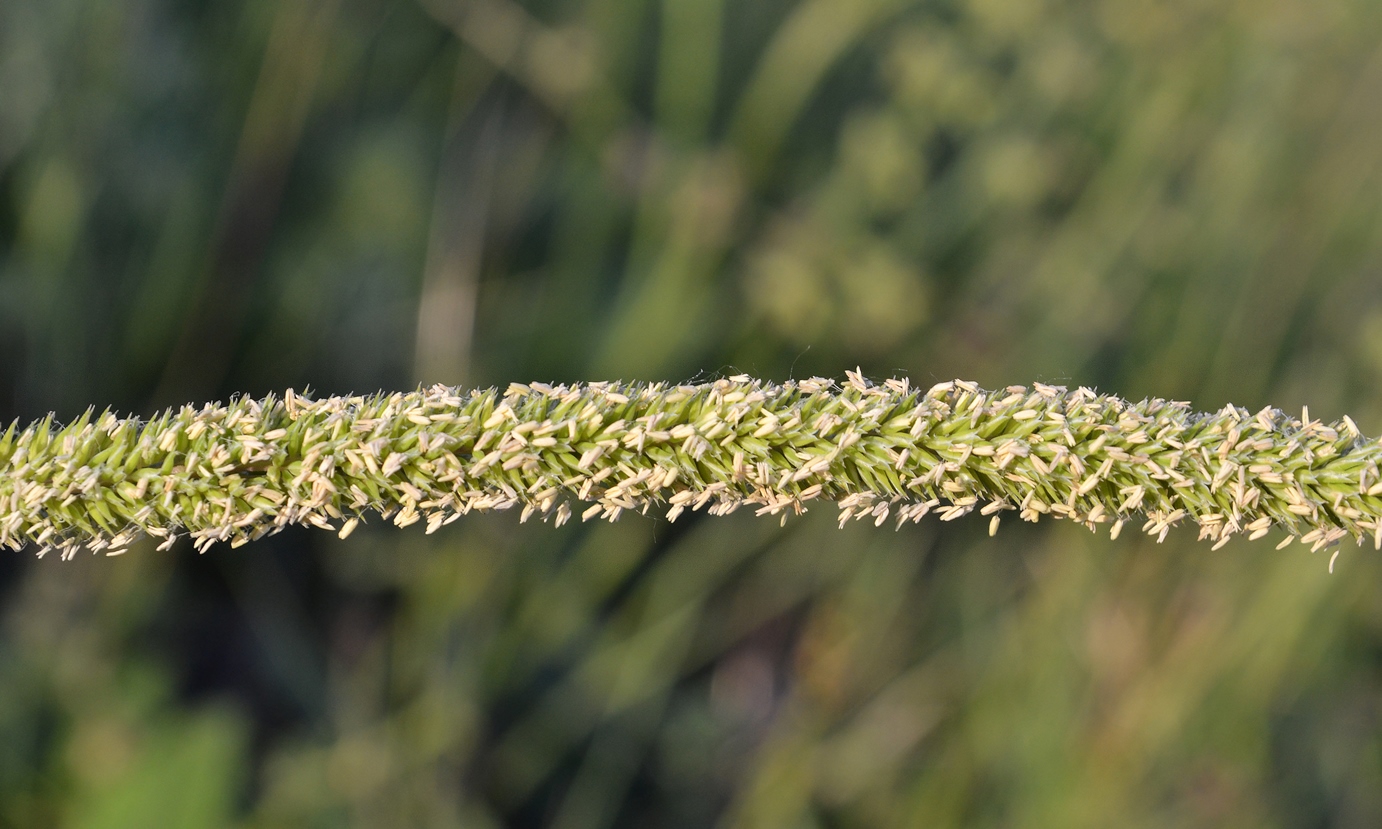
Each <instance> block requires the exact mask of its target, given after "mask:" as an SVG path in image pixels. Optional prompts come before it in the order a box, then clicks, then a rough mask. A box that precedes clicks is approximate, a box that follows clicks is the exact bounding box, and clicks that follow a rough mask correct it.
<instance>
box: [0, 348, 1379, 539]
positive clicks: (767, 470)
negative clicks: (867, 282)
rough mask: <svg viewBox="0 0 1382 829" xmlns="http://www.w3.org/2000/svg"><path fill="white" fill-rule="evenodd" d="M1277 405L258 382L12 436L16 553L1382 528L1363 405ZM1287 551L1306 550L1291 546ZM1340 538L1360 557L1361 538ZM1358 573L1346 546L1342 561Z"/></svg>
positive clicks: (858, 385) (10, 528) (9, 509)
mask: <svg viewBox="0 0 1382 829" xmlns="http://www.w3.org/2000/svg"><path fill="white" fill-rule="evenodd" d="M1303 418H1304V422H1303V421H1302V420H1296V419H1294V418H1290V417H1288V416H1286V415H1285V414H1283V413H1282V412H1280V411H1278V410H1275V409H1263V410H1262V411H1261V412H1258V413H1257V414H1256V415H1253V414H1251V413H1249V412H1247V411H1246V410H1244V409H1239V408H1236V407H1233V406H1229V407H1225V408H1224V409H1223V410H1221V411H1219V412H1216V413H1213V414H1200V413H1196V412H1193V411H1191V410H1190V408H1189V406H1188V404H1185V403H1180V402H1172V401H1166V400H1160V399H1153V400H1144V401H1142V402H1140V403H1130V402H1128V401H1125V400H1121V399H1119V398H1117V397H1112V396H1108V395H1099V394H1095V393H1094V392H1092V391H1090V390H1088V389H1085V388H1080V389H1076V390H1075V391H1069V390H1067V389H1065V388H1063V387H1059V386H1045V385H1042V384H1039V383H1038V384H1036V385H1035V387H1034V388H1032V389H1028V388H1026V387H1023V386H1009V387H1008V388H1006V389H1003V390H1001V391H985V390H983V389H980V388H979V387H978V386H975V385H974V384H972V383H968V382H964V381H958V380H957V381H954V382H949V383H941V384H939V385H937V386H934V387H933V388H931V389H930V390H929V391H927V392H924V393H923V392H919V391H916V390H913V389H911V388H910V385H909V383H908V381H907V380H906V379H900V380H899V379H892V380H887V381H885V382H884V383H883V384H882V385H874V384H872V383H870V382H869V381H867V380H865V379H864V378H863V377H861V376H860V375H859V374H856V373H852V372H851V373H850V374H849V375H848V380H847V382H845V383H844V384H842V385H837V384H836V383H834V382H832V381H830V380H824V379H819V378H815V379H811V380H803V381H798V382H787V383H783V384H773V383H765V382H763V381H760V380H754V379H752V378H749V377H746V376H736V377H731V378H728V379H722V380H717V381H715V382H713V383H705V384H698V385H681V386H671V385H666V384H661V383H658V384H642V383H590V384H581V385H574V386H547V385H544V384H540V383H533V384H529V385H523V384H514V385H511V386H510V387H509V388H508V390H507V391H505V392H503V393H500V392H499V391H498V390H496V389H484V390H475V391H462V390H458V389H454V388H448V387H445V386H434V387H432V388H430V389H427V390H419V391H416V392H411V393H406V394H403V393H395V394H377V395H371V396H365V397H328V398H324V399H322V400H310V399H308V398H306V397H302V396H299V395H295V394H294V393H293V392H292V391H291V390H290V391H289V392H288V393H287V394H286V395H285V396H284V397H283V398H282V399H277V398H275V397H273V396H272V395H271V396H269V397H267V398H265V399H263V400H257V399H252V398H239V399H236V400H233V401H232V402H231V403H230V404H229V405H225V406H222V405H207V406H204V407H203V408H201V409H195V408H193V407H191V406H187V407H184V408H182V409H181V410H179V411H177V412H172V411H169V412H166V413H164V414H163V415H162V416H160V417H157V418H155V419H153V420H149V421H141V420H139V419H135V418H119V417H116V416H115V415H114V414H112V413H110V412H106V413H104V414H102V415H100V416H99V417H93V413H92V412H91V411H88V412H87V413H86V414H85V415H84V416H82V417H81V418H80V419H78V420H77V421H75V422H73V423H71V424H69V425H67V426H65V427H61V428H59V427H57V426H55V425H54V423H53V421H52V418H51V417H49V418H48V419H46V420H43V421H40V422H38V423H34V424H32V425H30V426H29V427H27V428H25V429H23V430H20V429H18V424H14V425H11V426H10V428H9V430H8V431H7V432H6V433H5V434H4V435H3V437H0V545H3V546H6V547H10V548H12V549H20V548H21V547H23V546H24V545H26V544H34V545H35V546H36V547H37V548H38V550H39V551H40V555H41V554H42V553H44V552H46V551H48V550H50V549H55V548H56V549H60V550H61V551H62V554H63V556H64V557H70V556H71V555H73V554H74V553H75V551H76V550H77V549H78V548H79V547H81V546H87V547H89V548H91V549H92V550H93V551H100V550H106V551H107V554H108V555H115V554H117V553H119V552H122V551H124V549H125V548H126V547H127V546H128V545H129V544H130V543H131V542H132V541H134V540H135V539H136V538H138V537H139V536H140V535H142V534H148V535H152V536H156V537H159V538H162V539H164V542H163V544H162V545H160V546H161V547H166V546H170V545H171V544H172V542H173V541H174V540H175V539H176V538H177V537H178V536H179V535H180V534H183V533H186V534H188V535H190V536H191V537H192V539H193V540H194V542H195V544H196V546H197V548H198V549H199V550H202V551H204V550H205V549H206V548H207V547H208V546H210V545H211V544H212V543H214V542H216V541H229V542H230V543H231V546H239V545H241V544H244V543H246V542H248V541H250V540H252V539H256V538H260V537H262V536H264V535H268V534H270V533H274V532H277V531H278V530H280V529H282V528H283V527H285V526H287V525H289V524H311V525H314V526H318V527H322V528H325V529H336V524H335V523H334V522H338V521H343V522H344V523H343V524H342V525H340V529H339V532H340V534H341V536H342V537H345V536H346V535H347V534H349V533H350V532H351V530H353V529H354V528H355V526H356V525H357V524H358V522H359V521H360V520H361V519H362V518H363V517H365V516H366V515H368V514H369V513H380V514H382V515H383V516H384V517H385V518H392V519H393V521H394V523H395V524H397V525H399V526H407V525H408V524H412V523H414V522H416V521H419V520H422V519H426V521H427V531H428V532H429V533H430V532H432V531H434V530H436V529H437V528H438V527H440V526H441V525H443V524H447V523H450V522H451V521H454V520H456V518H458V517H459V516H461V515H464V514H466V513H468V512H470V511H472V510H478V511H487V510H497V509H508V508H510V507H521V508H522V511H523V520H526V519H527V518H529V517H530V516H532V515H540V516H541V517H543V518H544V519H545V518H548V517H552V518H555V521H556V523H557V524H558V525H560V524H561V523H563V522H565V521H566V520H567V519H568V518H570V516H571V514H572V513H571V507H570V503H571V502H572V501H573V500H579V501H583V502H588V503H589V506H588V507H586V508H585V509H584V510H583V511H582V512H581V517H582V518H583V519H587V520H588V519H591V518H594V517H596V516H599V517H601V518H607V519H609V520H614V519H615V518H617V517H618V516H619V515H620V514H621V513H622V512H623V511H625V510H639V511H640V512H647V510H648V509H649V508H650V507H654V506H656V507H658V508H662V507H664V506H665V507H667V517H668V519H670V520H675V519H676V517H677V516H678V515H680V514H681V513H682V512H683V511H684V510H686V509H688V508H689V509H692V510H696V509H700V508H702V507H706V508H707V509H708V511H709V512H710V513H712V514H726V513H729V512H733V511H734V510H735V509H738V508H739V507H741V506H743V505H751V506H753V507H755V508H756V511H757V513H758V514H760V515H762V514H772V515H781V516H782V520H783V521H785V520H786V516H787V514H788V513H789V512H790V513H801V512H803V511H805V509H806V507H807V505H808V504H810V502H811V501H813V500H824V501H833V502H835V503H836V504H837V506H838V507H839V508H840V523H841V525H842V526H843V524H844V522H845V521H848V520H849V519H850V518H855V519H862V518H871V519H872V520H873V522H874V524H875V525H881V524H882V523H883V522H884V521H885V520H887V519H888V518H889V517H890V516H892V517H893V518H894V519H895V520H896V522H897V524H898V525H899V526H900V525H901V524H902V523H903V522H905V521H908V520H911V521H919V520H920V519H921V518H922V516H924V515H926V514H927V513H928V512H931V511H932V510H935V511H937V512H939V514H940V518H941V520H942V521H949V520H952V519H955V518H958V517H960V516H962V515H965V514H967V513H969V512H971V511H973V510H974V509H976V508H977V509H979V510H980V512H981V513H982V514H984V515H991V516H992V519H991V522H990V532H992V531H994V530H996V529H997V525H998V520H999V515H1000V514H1001V513H1002V512H1003V511H1005V510H1015V511H1017V513H1018V515H1019V516H1020V517H1021V518H1023V519H1025V520H1027V521H1036V520H1038V519H1039V518H1040V517H1041V516H1043V515H1051V516H1054V517H1058V518H1069V519H1073V520H1075V521H1078V522H1080V523H1082V524H1085V525H1086V526H1088V527H1089V528H1090V529H1095V528H1096V527H1097V526H1098V525H1100V524H1106V523H1107V524H1110V525H1111V534H1112V536H1113V537H1117V535H1118V532H1119V530H1120V529H1121V528H1122V526H1123V524H1124V521H1125V520H1126V519H1127V518H1128V517H1130V516H1133V515H1143V516H1145V517H1146V523H1145V524H1144V525H1143V529H1144V530H1146V531H1147V532H1149V533H1151V534H1153V535H1155V536H1157V539H1158V540H1162V539H1164V538H1165V537H1166V533H1167V532H1168V530H1169V528H1170V527H1171V526H1172V525H1174V524H1176V523H1178V522H1179V521H1181V520H1182V519H1190V520H1193V521H1195V522H1197V523H1198V524H1199V526H1200V537H1201V538H1209V539H1213V540H1214V541H1215V542H1216V543H1215V547H1216V548H1217V547H1218V546H1220V545H1222V544H1224V543H1225V542H1227V541H1228V539H1229V538H1230V537H1232V536H1233V535H1235V534H1237V533H1248V534H1249V537H1250V538H1260V537H1261V536H1263V535H1265V534H1266V533H1267V532H1268V530H1269V529H1271V528H1272V527H1281V528H1283V529H1284V530H1285V531H1286V532H1287V533H1288V537H1287V539H1286V542H1289V541H1290V540H1291V538H1294V537H1296V536H1299V537H1300V538H1301V540H1302V541H1304V542H1306V543H1309V544H1312V545H1314V548H1315V549H1319V548H1321V547H1324V546H1328V545H1331V544H1333V543H1335V542H1337V541H1339V540H1340V539H1342V538H1343V537H1344V536H1346V535H1352V536H1354V537H1355V538H1357V539H1358V540H1359V541H1360V543H1361V541H1362V539H1363V537H1364V536H1365V535H1369V534H1370V535H1372V537H1373V540H1374V544H1377V545H1382V473H1379V471H1378V459H1379V456H1380V455H1382V445H1379V443H1378V442H1376V441H1368V440H1365V439H1364V438H1363V437H1362V436H1361V435H1360V434H1359V432H1358V429H1357V427H1356V426H1355V425H1354V423H1353V421H1352V420H1351V419H1349V418H1347V417H1345V418H1344V419H1343V421H1342V423H1337V424H1331V425H1325V424H1322V423H1320V422H1319V421H1313V420H1309V415H1308V412H1307V413H1305V414H1304V415H1303ZM1283 546H1284V543H1283ZM1336 555H1337V553H1336ZM1331 564H1332V562H1331Z"/></svg>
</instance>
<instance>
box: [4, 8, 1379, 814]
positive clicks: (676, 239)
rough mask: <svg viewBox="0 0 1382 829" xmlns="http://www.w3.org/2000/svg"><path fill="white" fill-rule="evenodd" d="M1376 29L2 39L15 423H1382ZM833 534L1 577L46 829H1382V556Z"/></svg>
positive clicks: (873, 14)
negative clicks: (874, 379)
mask: <svg viewBox="0 0 1382 829" xmlns="http://www.w3.org/2000/svg"><path fill="white" fill-rule="evenodd" d="M1379 102H1382V6H1379V5H1378V4H1376V3H1373V2H1369V0H1277V2H1271V3H1246V2H1230V1H1229V0H1213V2H1207V3H1206V2H1197V3H1190V2H1180V1H1179V0H1165V1H1164V2H1126V1H1125V0H1085V1H1084V2H1073V1H1072V2H1053V1H1051V0H1048V1H1047V2H1039V1H1038V0H1032V1H1031V2H1023V0H968V1H967V2H966V1H964V0H953V1H952V2H939V1H938V2H906V1H905V0H799V1H798V2H773V1H772V0H757V1H755V2H749V0H743V1H742V2H728V0H661V1H660V2H646V3H644V2H637V0H633V2H623V3H616V2H611V0H586V2H576V1H575V0H567V2H536V1H535V2H531V3H527V4H519V3H516V2H514V0H415V1H408V2H404V1H403V0H395V1H394V2H383V0H238V2H222V3H193V2H177V1H176V0H129V1H128V2H120V3H100V2H92V0H86V1H85V2H83V1H82V0H6V2H3V3H0V417H2V418H3V419H4V420H6V421H8V420H9V419H11V418H21V419H24V420H28V419H32V418H35V417H38V416H41V415H43V414H44V413H46V412H48V411H50V410H52V411H55V412H56V413H57V414H58V416H59V417H60V418H63V419H68V418H72V417H75V416H77V415H79V414H80V413H81V411H83V410H84V409H85V408H86V406H87V405H89V404H96V405H100V406H104V405H114V406H115V407H117V408H119V409H122V410H127V411H132V412H136V413H145V414H147V413H151V412H152V411H154V410H155V409H156V408H157V407H160V406H164V405H168V404H170V403H175V402H177V403H181V402H184V401H192V400H201V399H212V398H216V397H221V398H224V397H225V396H228V395H230V394H232V393H235V392H250V393H256V394H262V393H265V392H267V391H270V390H281V389H282V388H285V387H289V386H293V387H296V388H302V387H303V386H304V385H309V384H310V386H311V387H312V388H313V389H314V390H316V391H319V392H322V393H344V392H350V391H361V392H363V391H373V390H375V389H378V388H388V389H394V388H405V387H409V386H411V385H412V384H414V383H416V382H419V381H426V382H429V383H430V382H446V383H468V384H485V385H488V384H494V383H507V382H508V381H509V380H530V379H540V380H561V381H571V380H577V379H602V378H615V377H620V378H625V379H671V380H680V379H684V378H686V377H688V376H691V375H693V374H695V373H696V372H700V371H704V372H709V373H716V372H722V373H733V371H731V370H730V369H731V367H733V368H734V369H736V370H743V371H749V372H753V373H755V374H758V375H761V376H768V377H782V376H786V375H789V374H791V375H794V376H797V377H802V376H807V375H810V374H834V375H839V374H841V373H842V372H843V371H844V370H845V369H847V368H853V367H854V366H855V365H862V366H863V368H864V369H865V371H866V372H868V373H872V374H875V375H888V374H893V373H894V372H897V371H902V372H906V373H908V374H910V375H911V376H912V377H913V378H914V379H915V380H916V381H917V382H918V383H922V384H929V382H934V381H936V380H942V379H949V378H951V377H955V376H961V377H967V378H971V379H974V380H976V381H979V382H980V383H982V384H984V385H986V386H989V387H999V386H1003V385H1006V384H1008V383H1012V382H1029V381H1032V380H1046V381H1051V382H1070V383H1072V384H1089V385H1095V384H1097V385H1099V386H1101V387H1102V388H1105V389H1108V390H1110V391H1116V392H1118V393H1120V394H1123V395H1124V396H1128V397H1133V398H1137V397H1140V396H1142V395H1151V394H1155V395H1162V396H1168V397H1173V398H1179V399H1186V400H1190V401H1192V403H1193V404H1194V405H1195V406H1196V407H1197V408H1201V409H1215V408H1218V407H1219V406H1221V405H1223V404H1224V403H1225V402H1229V401H1232V402H1234V403H1237V404H1239V405H1243V406H1246V407H1248V408H1250V409H1253V410H1256V409H1258V408H1260V407H1261V406H1263V405H1266V404H1268V403H1270V404H1274V405H1279V406H1282V407H1284V408H1295V407H1298V406H1300V405H1301V404H1302V403H1306V402H1308V403H1309V404H1310V405H1311V406H1312V411H1313V412H1314V413H1315V414H1316V415H1317V416H1321V415H1322V416H1325V417H1328V418H1333V417H1337V416H1339V415H1341V414H1343V413H1345V412H1349V413H1351V414H1352V415H1353V416H1354V418H1355V419H1356V420H1357V421H1358V423H1359V425H1360V426H1361V427H1362V428H1363V430H1364V431H1365V432H1367V433H1369V434H1377V433H1379V432H1382V399H1379V398H1378V396H1377V395H1376V394H1374V393H1373V392H1372V389H1373V388H1374V387H1375V386H1376V384H1377V382H1378V380H1379V378H1380V377H1382V290H1379V287H1378V286H1379V285H1382V281H1379V277H1378V274H1379V268H1382V260H1380V258H1379V254H1382V244H1380V242H1382V239H1379V235H1378V234H1379V230H1382V223H1380V222H1379V208H1382V186H1379V185H1380V184H1382V181H1380V180H1379V179H1382V142H1379V141H1378V140H1377V136H1378V135H1379V133H1380V131H1382V103H1379ZM982 525H983V522H982V521H970V522H965V521H960V522H956V524H953V525H952V524H946V525H944V526H940V525H937V524H934V523H931V524H927V523H924V524H923V525H921V526H918V527H910V528H907V529H904V530H903V531H901V532H898V533H893V532H890V531H883V530H875V529H873V528H872V527H866V526H855V525H851V526H850V527H849V528H847V529H845V530H842V531H837V530H836V529H835V528H834V525H833V520H832V516H831V515H828V514H823V513H821V512H820V511H813V512H812V513H811V514H810V515H808V516H806V517H805V518H803V519H802V520H799V521H796V522H792V523H789V524H788V526H787V527H786V528H785V529H779V528H778V526H777V523H776V522H775V521H767V522H763V521H755V520H754V519H753V518H752V516H740V515H735V516H731V517H728V518H721V519H706V520H699V521H694V522H688V523H686V524H683V523H682V522H678V524H677V525H676V526H675V527H669V526H667V525H666V524H663V523H659V522H655V521H653V520H651V519H647V520H631V521H622V522H620V523H619V524H616V525H605V524H600V525H594V526H592V525H584V526H567V527H563V528H561V529H559V530H554V529H553V528H551V527H548V526H537V527H533V526H526V525H525V526H519V525H517V524H516V523H514V521H513V520H511V517H509V516H498V517H495V518H477V519H475V520H466V521H462V522H458V523H456V524H453V525H451V526H450V527H448V528H447V529H446V530H445V531H443V532H438V533H437V534H435V535H433V536H424V535H423V534H422V532H421V530H420V529H417V528H414V530H416V531H408V530H403V531H370V530H374V528H372V527H363V528H361V530H360V531H358V532H357V533H356V534H354V535H352V536H351V537H350V538H349V539H348V540H346V541H344V542H341V541H337V540H335V539H334V538H332V537H331V536H329V535H327V534H316V535H313V534H310V533H309V534H287V533H285V534H283V535H280V536H276V537H275V538H273V539H266V540H264V541H262V542H259V543H256V544H251V545H249V546H247V547H244V548H241V549H239V550H235V551H231V550H228V549H214V550H213V551H211V552H210V553H208V554H207V555H205V556H202V557H198V556H197V555H196V554H195V553H194V552H192V551H191V550H190V549H186V548H175V549H174V550H172V551H168V552H164V553H158V552H155V551H153V550H152V549H151V548H145V549H140V550H136V551H135V552H133V553H132V554H130V555H127V556H125V557H124V558H122V559H117V560H111V561H106V560H94V559H89V558H79V559H78V560H77V561H75V562H68V563H64V562H61V561H57V560H55V559H53V558H47V559H44V560H43V561H41V562H35V561H33V560H32V559H28V558H24V557H12V558H8V559H7V560H6V561H5V562H4V563H3V564H2V565H0V567H3V587H2V588H0V589H2V590H3V592H2V593H0V595H3V602H4V605H3V608H0V610H2V611H3V617H2V619H0V625H2V626H3V638H0V825H14V826H43V825H52V824H54V823H58V822H65V823H67V824H69V825H74V826H89V827H102V826H126V825H159V826H186V827H203V826H219V825H238V826H245V827H274V826H337V825H362V826H377V825H425V826H467V827H474V826H479V827H484V826H494V827H500V826H515V827H517V826H538V825H541V826H554V827H561V828H562V829H575V828H576V827H601V826H671V827H676V826H707V825H723V826H729V827H741V826H742V827H754V826H800V827H811V826H851V827H853V826H909V825H915V826H927V827H944V826H1014V825H1016V826H1034V827H1035V826H1051V827H1071V826H1106V825H1110V824H1115V823H1116V824H1117V825H1120V826H1177V827H1180V826H1199V825H1203V826H1216V827H1218V826H1235V825H1242V826H1252V827H1260V826H1283V827H1287V826H1314V825H1321V824H1328V825H1338V826H1375V825H1377V824H1378V823H1379V822H1380V821H1382V737H1380V734H1382V732H1379V719H1382V705H1379V702H1378V701H1379V700H1382V693H1379V692H1382V670H1380V669H1379V668H1380V666H1382V662H1380V661H1379V657H1378V654H1379V644H1382V615H1379V613H1378V610H1377V608H1378V607H1379V605H1378V603H1377V602H1376V601H1375V598H1374V595H1373V594H1374V592H1375V589H1376V579H1377V577H1378V575H1379V568H1378V565H1377V562H1376V560H1375V557H1374V556H1372V555H1369V554H1360V555H1357V556H1351V557H1348V558H1347V559H1346V560H1341V562H1344V561H1346V566H1343V567H1342V568H1341V570H1340V572H1338V573H1336V574H1335V575H1334V576H1332V577H1331V576H1329V574H1328V573H1327V571H1326V568H1325V562H1324V560H1323V559H1322V558H1320V557H1312V556H1310V555H1309V553H1307V552H1305V551H1304V549H1303V548H1299V547H1296V548H1292V549H1289V550H1286V551H1283V552H1279V553H1276V552H1273V551H1272V550H1271V545H1270V544H1262V543H1259V544H1249V543H1246V542H1234V543H1231V544H1229V545H1228V546H1226V547H1225V548H1223V549H1222V550H1219V551H1215V552H1210V551H1209V550H1208V548H1207V546H1206V545H1204V544H1197V543H1195V542H1194V541H1193V538H1192V536H1191V534H1190V533H1189V532H1182V533H1173V535H1172V537H1171V538H1170V539H1169V540H1168V542H1167V543H1166V544H1164V545H1161V546H1156V545H1155V544H1153V543H1150V542H1149V541H1147V540H1146V539H1142V538H1137V537H1135V536H1134V537H1129V536H1126V535H1125V536H1124V537H1123V538H1120V539H1119V540H1118V541H1117V542H1109V541H1108V540H1107V539H1106V538H1102V537H1100V538H1095V537H1092V536H1090V535H1088V534H1087V533H1085V532H1084V531H1083V530H1081V529H1079V528H1076V527H1061V526H1050V527H1047V526H1041V527H1037V528H1034V529H1025V528H1021V529H1017V530H1014V531H1011V532H1009V531H1007V530H1006V527H1005V531H1004V532H1000V533H999V535H998V537H997V538H996V539H992V540H990V539H988V538H986V537H985V536H984V533H983V530H984V527H983V526H982Z"/></svg>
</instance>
